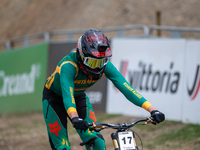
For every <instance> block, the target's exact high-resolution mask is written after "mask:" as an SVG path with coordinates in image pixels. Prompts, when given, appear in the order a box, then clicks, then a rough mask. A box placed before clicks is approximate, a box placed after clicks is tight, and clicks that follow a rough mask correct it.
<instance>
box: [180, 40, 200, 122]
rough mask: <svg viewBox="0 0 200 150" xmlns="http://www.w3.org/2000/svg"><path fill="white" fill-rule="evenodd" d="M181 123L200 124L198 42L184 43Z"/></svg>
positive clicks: (199, 47)
mask: <svg viewBox="0 0 200 150" xmlns="http://www.w3.org/2000/svg"><path fill="white" fill-rule="evenodd" d="M184 66H185V68H184V70H185V79H184V86H183V87H184V90H183V98H182V100H183V103H182V107H183V108H182V121H183V122H185V123H188V122H190V123H198V124H200V119H199V118H200V117H199V108H200V41H187V42H186V59H185V65H184Z"/></svg>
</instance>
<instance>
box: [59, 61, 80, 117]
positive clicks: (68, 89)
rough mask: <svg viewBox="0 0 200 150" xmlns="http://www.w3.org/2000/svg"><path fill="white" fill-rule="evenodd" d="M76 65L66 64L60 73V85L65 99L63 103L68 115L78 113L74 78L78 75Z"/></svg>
mask: <svg viewBox="0 0 200 150" xmlns="http://www.w3.org/2000/svg"><path fill="white" fill-rule="evenodd" d="M74 65H75V64H72V63H66V64H64V65H63V66H62V67H61V71H60V85H61V91H62V97H63V103H64V106H65V109H66V111H67V114H68V115H69V114H70V113H71V112H77V110H76V104H75V99H74V77H75V76H76V73H77V68H76V67H77V66H74Z"/></svg>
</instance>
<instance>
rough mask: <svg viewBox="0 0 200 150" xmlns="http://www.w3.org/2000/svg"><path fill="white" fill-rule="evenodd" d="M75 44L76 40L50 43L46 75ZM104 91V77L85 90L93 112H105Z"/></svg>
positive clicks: (105, 89)
mask: <svg viewBox="0 0 200 150" xmlns="http://www.w3.org/2000/svg"><path fill="white" fill-rule="evenodd" d="M76 45H77V42H67V43H66V42H64V43H50V47H49V59H48V73H47V76H49V75H51V74H52V73H53V72H54V70H55V68H56V66H57V64H58V62H59V61H60V60H61V59H62V58H63V57H64V56H66V55H67V54H69V53H70V52H71V51H74V50H76ZM106 92H107V79H106V78H105V77H102V78H101V80H100V81H98V82H97V83H96V84H94V85H93V86H92V87H90V88H89V89H88V90H87V91H86V94H87V95H88V97H89V99H90V102H91V104H92V106H93V109H94V111H95V112H105V108H106Z"/></svg>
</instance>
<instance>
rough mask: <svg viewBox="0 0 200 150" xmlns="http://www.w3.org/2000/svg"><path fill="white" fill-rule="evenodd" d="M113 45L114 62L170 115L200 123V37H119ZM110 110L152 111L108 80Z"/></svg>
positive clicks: (124, 74) (114, 40) (130, 112)
mask: <svg viewBox="0 0 200 150" xmlns="http://www.w3.org/2000/svg"><path fill="white" fill-rule="evenodd" d="M111 48H112V52H113V57H112V59H111V61H112V63H113V64H114V65H115V66H116V67H117V69H118V70H119V71H120V72H121V74H122V75H123V76H124V77H125V78H126V80H127V81H128V82H129V83H130V84H131V85H132V87H133V88H134V89H135V90H136V91H138V92H139V93H140V94H141V95H143V96H144V97H145V98H146V99H147V100H148V101H149V102H150V103H151V104H152V105H153V106H155V107H156V108H157V109H159V110H160V111H163V112H164V113H165V114H166V118H167V119H170V120H178V121H183V122H192V123H200V120H199V119H195V117H196V118H198V116H197V114H198V111H197V106H200V94H199V93H200V92H199V88H200V41H188V40H184V39H179V40H174V39H171V40H170V39H165V40H164V39H156V40H155V39H153V40H152V39H148V40H147V39H118V38H115V39H113V40H112V46H111ZM113 103H115V107H113ZM187 106H188V107H187ZM124 108H126V109H124ZM188 111H189V112H188ZM107 112H108V113H122V114H126V115H135V116H139V117H141V116H145V117H146V116H148V115H149V113H148V112H146V111H145V110H143V109H142V108H139V107H137V106H135V105H131V103H130V102H129V101H128V100H126V98H125V97H124V96H123V95H122V94H121V93H120V92H119V91H118V90H117V89H116V88H115V87H114V85H113V84H112V83H111V82H109V83H108V94H107ZM191 116H193V117H194V118H192V117H191Z"/></svg>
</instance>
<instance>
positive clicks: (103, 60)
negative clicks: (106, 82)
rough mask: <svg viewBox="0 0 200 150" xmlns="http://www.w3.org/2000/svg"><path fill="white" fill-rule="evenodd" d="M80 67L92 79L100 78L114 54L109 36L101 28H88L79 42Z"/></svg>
mask: <svg viewBox="0 0 200 150" xmlns="http://www.w3.org/2000/svg"><path fill="white" fill-rule="evenodd" d="M76 53H77V60H78V64H79V67H80V69H81V70H82V71H83V72H84V73H85V74H86V75H87V76H88V77H89V78H90V79H92V80H97V79H99V78H100V77H101V76H102V74H103V72H104V69H105V66H106V64H107V62H108V60H109V58H110V57H111V56H112V53H111V49H110V45H109V44H108V39H107V37H106V36H105V35H104V34H103V33H102V32H101V31H99V30H94V29H90V30H87V31H86V32H85V33H84V34H83V35H82V36H81V37H80V38H79V40H78V42H77V50H76Z"/></svg>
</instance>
